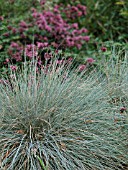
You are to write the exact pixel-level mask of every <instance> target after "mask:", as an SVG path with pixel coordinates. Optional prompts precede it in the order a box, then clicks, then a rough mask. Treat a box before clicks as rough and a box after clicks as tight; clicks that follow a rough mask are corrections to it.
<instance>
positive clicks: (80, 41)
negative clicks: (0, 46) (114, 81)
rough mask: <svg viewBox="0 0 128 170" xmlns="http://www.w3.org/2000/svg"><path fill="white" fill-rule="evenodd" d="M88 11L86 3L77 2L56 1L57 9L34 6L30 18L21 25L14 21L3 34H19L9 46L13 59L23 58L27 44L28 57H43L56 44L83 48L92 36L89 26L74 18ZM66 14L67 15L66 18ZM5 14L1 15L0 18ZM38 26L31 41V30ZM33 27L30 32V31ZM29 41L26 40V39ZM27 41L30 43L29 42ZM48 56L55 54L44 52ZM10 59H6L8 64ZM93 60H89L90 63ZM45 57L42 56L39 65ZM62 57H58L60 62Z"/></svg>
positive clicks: (56, 46) (42, 2) (6, 35)
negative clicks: (84, 25) (63, 3)
mask: <svg viewBox="0 0 128 170" xmlns="http://www.w3.org/2000/svg"><path fill="white" fill-rule="evenodd" d="M45 2H46V0H41V1H40V3H41V6H42V7H43V5H44V4H45ZM85 15H86V6H83V5H81V4H78V5H77V6H71V5H68V6H67V7H66V8H62V5H55V6H54V8H53V10H51V11H50V10H44V9H43V10H42V12H38V11H37V10H36V9H35V8H32V16H31V17H28V19H26V21H23V20H22V21H20V23H19V24H18V26H17V28H16V27H13V26H11V25H8V26H7V29H8V32H6V33H5V34H3V36H5V37H8V36H10V35H14V34H15V35H18V36H19V37H20V38H19V42H18V43H17V42H11V44H10V47H9V49H8V54H9V55H10V58H11V60H12V59H14V60H15V61H16V62H22V61H23V52H24V45H25V55H26V56H27V57H28V59H32V57H35V56H36V57H37V58H38V57H39V55H40V51H42V50H43V49H45V48H47V47H49V46H53V47H54V48H56V49H58V48H65V49H66V48H68V49H71V48H74V47H75V48H77V49H81V48H82V47H83V45H85V44H86V43H87V42H89V40H90V37H89V36H88V35H87V33H88V30H87V29H86V28H79V25H78V23H74V21H73V19H76V18H78V17H82V16H85ZM62 16H66V17H65V19H64V18H63V17H62ZM2 19H3V18H2V17H1V18H0V20H2ZM32 29H34V44H30V43H31V39H30V36H33V35H31V30H32ZM29 31H30V34H29ZM24 42H25V43H24ZM26 42H27V43H26ZM43 57H44V59H45V60H49V59H50V58H51V56H50V54H49V53H45V55H44V56H43ZM8 62H9V61H7V60H6V61H5V62H4V63H5V64H7V63H8ZM89 62H90V63H93V61H92V62H91V61H88V63H89ZM41 63H42V61H41V60H40V59H39V60H38V65H40V64H41ZM59 63H61V61H58V64H59Z"/></svg>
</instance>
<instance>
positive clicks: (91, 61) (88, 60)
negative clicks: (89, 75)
mask: <svg viewBox="0 0 128 170" xmlns="http://www.w3.org/2000/svg"><path fill="white" fill-rule="evenodd" d="M86 61H87V63H89V64H92V63H94V62H95V60H94V59H93V58H87V60H86Z"/></svg>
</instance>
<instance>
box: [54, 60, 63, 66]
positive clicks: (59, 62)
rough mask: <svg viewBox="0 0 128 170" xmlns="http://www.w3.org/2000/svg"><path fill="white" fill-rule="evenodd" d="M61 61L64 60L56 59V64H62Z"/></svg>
mask: <svg viewBox="0 0 128 170" xmlns="http://www.w3.org/2000/svg"><path fill="white" fill-rule="evenodd" d="M63 62H64V60H57V61H56V64H58V65H61V64H63Z"/></svg>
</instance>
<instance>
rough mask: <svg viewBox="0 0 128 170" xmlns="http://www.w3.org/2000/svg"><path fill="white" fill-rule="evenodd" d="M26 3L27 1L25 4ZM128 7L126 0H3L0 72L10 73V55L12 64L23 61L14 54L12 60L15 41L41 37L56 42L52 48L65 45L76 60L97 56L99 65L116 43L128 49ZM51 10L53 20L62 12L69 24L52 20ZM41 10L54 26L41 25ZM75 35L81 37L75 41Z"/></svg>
mask: <svg viewBox="0 0 128 170" xmlns="http://www.w3.org/2000/svg"><path fill="white" fill-rule="evenodd" d="M24 4H26V5H25V6H24ZM34 8H35V10H36V11H34ZM127 9H128V2H127V1H123V0H113V1H111V0H108V1H105V0H98V1H96V0H86V1H83V0H75V1H70V0H68V1H63V0H54V1H51V0H47V1H45V0H34V1H31V0H28V1H27V3H26V1H21V0H18V1H15V0H8V1H3V0H1V1H0V16H1V19H0V20H1V21H0V32H1V35H0V56H1V57H0V73H1V74H2V73H6V69H7V65H6V64H5V63H6V60H8V59H10V60H9V61H11V62H12V64H13V63H14V64H15V62H16V63H17V64H19V61H14V60H15V59H14V58H13V61H12V55H10V53H9V48H10V45H11V43H13V42H16V43H18V45H19V46H20V47H21V48H22V49H25V45H27V44H31V43H32V42H33V43H35V44H36V42H37V41H38V42H48V45H50V46H51V44H52V48H54V49H56V48H59V49H62V50H63V53H64V56H66V57H72V58H75V62H76V64H84V63H85V62H86V60H87V58H93V59H94V60H95V61H96V62H94V63H93V65H94V66H97V65H99V61H100V60H102V58H103V56H106V59H109V58H110V57H111V49H112V48H113V47H115V46H116V48H117V49H121V50H122V49H123V50H126V51H127V49H128V45H127V40H128V34H127V26H128V24H127V18H128V15H127ZM44 11H45V12H44ZM49 12H51V14H52V15H51V16H49V17H50V18H53V21H55V20H56V21H57V18H56V15H59V14H60V15H61V17H60V16H59V18H60V20H63V21H64V22H66V23H67V24H69V25H67V27H66V28H65V26H62V25H61V27H60V26H58V25H56V24H55V23H51V21H50V22H49V21H48V20H49V19H48V18H47V16H46V15H49V14H50V13H49ZM41 13H42V14H43V15H44V13H45V14H46V15H45V19H46V21H47V22H49V23H48V26H50V27H46V28H43V26H41V25H40V22H42V21H43V19H41V20H39V18H38V16H36V14H37V15H40V14H41ZM48 13H49V14H48ZM75 14H77V16H75ZM83 14H84V15H83ZM32 15H34V17H35V20H34V17H33V16H32ZM73 15H74V16H73ZM37 21H38V23H37ZM73 24H74V26H72V27H74V30H73V29H72V30H71V29H69V28H68V27H69V26H71V25H73ZM25 27H26V28H25ZM77 27H78V28H77ZM51 28H52V30H53V32H55V30H57V29H58V32H57V34H51V33H50V29H51ZM83 28H84V29H83ZM65 29H66V32H65ZM82 29H83V32H85V33H84V34H83V33H82ZM76 30H77V32H76V33H75V37H74V38H72V33H74V32H75V31H76ZM80 31H81V33H80ZM60 32H61V33H60ZM78 32H79V33H78ZM86 32H87V33H86ZM65 33H66V36H65V35H64V34H65ZM58 34H59V35H58ZM68 34H69V35H68ZM77 34H78V35H77ZM44 35H45V37H44ZM76 35H77V36H76ZM56 36H57V37H56ZM82 36H84V43H83V42H82V44H81V42H80V41H83V40H82ZM64 37H68V39H67V40H66V43H67V45H66V46H65V45H64V44H63V40H64ZM43 38H44V39H45V40H44V39H43ZM74 39H75V41H76V39H77V41H76V42H75V41H74ZM74 43H75V45H74ZM36 45H37V44H36ZM45 45H46V44H45ZM76 45H77V46H76ZM46 46H47V45H46ZM40 47H41V46H40ZM50 48H51V47H50ZM13 51H15V50H13ZM17 55H18V54H17ZM20 55H21V54H20ZM20 57H23V56H22V55H21V56H20ZM20 62H22V60H21V61H20Z"/></svg>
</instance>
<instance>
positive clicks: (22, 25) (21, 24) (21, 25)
mask: <svg viewBox="0 0 128 170" xmlns="http://www.w3.org/2000/svg"><path fill="white" fill-rule="evenodd" d="M19 26H20V27H23V28H27V27H28V26H27V24H26V22H25V21H21V22H20V23H19Z"/></svg>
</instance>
